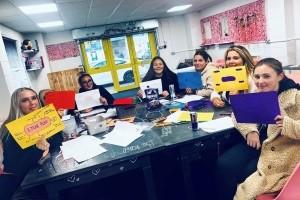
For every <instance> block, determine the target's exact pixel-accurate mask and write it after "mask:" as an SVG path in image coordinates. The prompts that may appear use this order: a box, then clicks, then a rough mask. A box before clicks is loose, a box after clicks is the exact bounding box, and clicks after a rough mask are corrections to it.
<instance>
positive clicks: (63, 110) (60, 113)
mask: <svg viewBox="0 0 300 200" xmlns="http://www.w3.org/2000/svg"><path fill="white" fill-rule="evenodd" d="M57 113H58V115H59V116H60V117H62V116H64V113H65V109H62V108H59V109H58V110H57Z"/></svg>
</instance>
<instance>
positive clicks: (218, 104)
mask: <svg viewBox="0 0 300 200" xmlns="http://www.w3.org/2000/svg"><path fill="white" fill-rule="evenodd" d="M211 101H212V104H213V105H214V106H215V107H217V108H223V107H224V106H225V102H224V101H222V99H220V98H219V97H214V98H213V99H212V100H211Z"/></svg>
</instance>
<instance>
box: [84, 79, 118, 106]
mask: <svg viewBox="0 0 300 200" xmlns="http://www.w3.org/2000/svg"><path fill="white" fill-rule="evenodd" d="M78 83H79V85H80V89H79V93H82V92H86V91H90V90H94V89H98V90H99V92H100V99H99V101H100V103H102V104H103V105H105V106H107V105H112V104H113V102H114V98H113V96H112V95H111V94H110V93H109V92H108V91H107V90H106V89H105V88H104V87H103V86H101V85H96V84H95V83H94V81H93V79H92V76H91V75H89V74H86V73H84V74H81V75H80V76H79V78H78ZM99 107H101V106H96V107H94V108H88V109H86V110H84V111H83V112H90V111H92V110H93V109H97V108H99Z"/></svg>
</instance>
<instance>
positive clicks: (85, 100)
mask: <svg viewBox="0 0 300 200" xmlns="http://www.w3.org/2000/svg"><path fill="white" fill-rule="evenodd" d="M75 100H76V105H77V108H78V110H79V111H81V110H84V109H87V108H92V107H95V106H99V105H102V104H101V103H100V93H99V90H98V89H94V90H90V91H86V92H82V93H77V94H76V95H75Z"/></svg>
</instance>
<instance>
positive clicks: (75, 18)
mask: <svg viewBox="0 0 300 200" xmlns="http://www.w3.org/2000/svg"><path fill="white" fill-rule="evenodd" d="M221 1H224V0H0V24H2V25H4V26H7V27H9V28H12V29H13V30H16V31H18V32H21V33H25V32H53V31H64V30H72V29H75V28H82V27H89V26H97V25H105V24H113V23H118V22H124V21H133V20H142V19H153V18H163V17H170V16H174V15H182V14H185V13H189V12H193V11H199V10H201V9H204V8H206V7H209V6H211V5H214V4H217V3H219V2H221ZM44 3H56V5H57V7H58V12H55V13H46V14H36V15H25V14H23V12H21V11H20V10H19V8H18V7H19V6H24V5H35V4H44ZM183 4H192V5H193V6H192V7H190V8H189V9H187V10H186V11H182V12H177V13H173V14H170V13H167V12H166V10H168V9H170V8H171V7H173V6H177V5H183ZM55 20H62V21H63V22H64V26H61V27H55V28H47V29H46V28H44V29H42V28H40V27H38V26H37V24H36V23H39V22H46V21H55Z"/></svg>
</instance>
